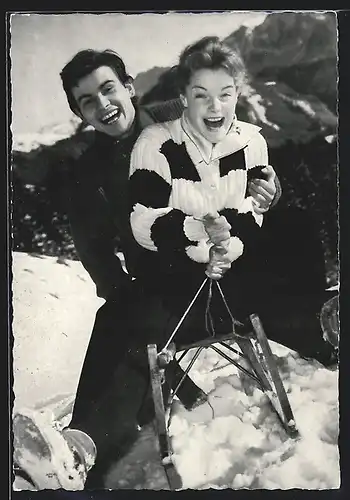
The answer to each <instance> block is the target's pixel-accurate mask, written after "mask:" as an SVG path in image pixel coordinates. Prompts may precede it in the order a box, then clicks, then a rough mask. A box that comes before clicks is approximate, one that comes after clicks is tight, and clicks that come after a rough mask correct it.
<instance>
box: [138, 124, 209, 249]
mask: <svg viewBox="0 0 350 500" xmlns="http://www.w3.org/2000/svg"><path fill="white" fill-rule="evenodd" d="M168 140H170V134H169V132H168V130H167V129H166V127H164V126H162V125H160V124H159V125H158V124H155V125H151V126H150V127H147V128H146V129H145V130H144V131H143V132H142V133H141V135H140V137H139V139H138V140H137V141H136V143H135V146H134V149H133V151H132V154H131V161H130V181H129V182H130V184H129V187H130V198H131V205H132V206H131V215H130V223H131V229H132V232H133V235H134V238H135V239H136V241H137V242H138V243H139V244H140V245H141V246H142V247H144V248H146V249H147V250H151V251H154V252H157V251H170V252H174V251H175V252H178V251H181V252H182V251H185V250H186V249H187V248H188V247H190V246H192V245H194V244H197V241H198V240H199V239H200V238H201V237H205V236H206V233H205V231H204V228H203V225H202V224H201V223H200V222H198V221H196V220H195V219H194V218H193V217H191V216H188V215H186V214H185V213H184V212H182V211H181V210H178V209H174V208H172V207H171V206H169V199H170V196H171V191H172V179H171V173H170V167H169V164H168V161H167V159H166V157H165V155H164V154H162V152H161V149H162V145H163V144H164V143H165V142H166V141H168Z"/></svg>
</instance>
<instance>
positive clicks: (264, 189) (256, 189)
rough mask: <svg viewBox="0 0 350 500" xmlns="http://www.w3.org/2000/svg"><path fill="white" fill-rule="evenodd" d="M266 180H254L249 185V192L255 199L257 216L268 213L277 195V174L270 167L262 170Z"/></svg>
mask: <svg viewBox="0 0 350 500" xmlns="http://www.w3.org/2000/svg"><path fill="white" fill-rule="evenodd" d="M261 172H262V173H263V174H265V179H253V180H252V181H250V182H249V184H248V192H249V194H250V196H252V197H253V203H254V210H255V212H256V213H257V214H263V213H264V212H267V210H268V209H269V208H270V205H271V203H272V201H273V199H274V197H275V194H276V185H275V177H276V172H275V171H274V169H273V168H272V167H271V165H268V166H267V167H265V168H263V169H262V170H261Z"/></svg>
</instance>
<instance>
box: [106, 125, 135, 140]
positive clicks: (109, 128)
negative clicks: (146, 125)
mask: <svg viewBox="0 0 350 500" xmlns="http://www.w3.org/2000/svg"><path fill="white" fill-rule="evenodd" d="M130 128H131V127H127V126H125V125H124V124H122V123H112V124H111V125H102V126H100V127H99V132H102V133H103V134H106V135H109V136H111V137H115V138H116V139H117V138H119V137H123V136H124V135H127V133H128V131H129V129H130Z"/></svg>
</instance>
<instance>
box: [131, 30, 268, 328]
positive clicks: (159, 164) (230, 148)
mask: <svg viewBox="0 0 350 500" xmlns="http://www.w3.org/2000/svg"><path fill="white" fill-rule="evenodd" d="M177 74H178V79H179V87H180V95H181V100H182V103H183V106H184V112H183V114H182V116H181V117H180V118H179V119H177V120H174V121H171V122H167V123H164V124H157V125H153V126H150V127H148V128H147V129H146V130H145V131H144V132H143V133H142V134H141V136H140V138H139V140H138V141H137V142H136V144H135V147H134V150H133V153H132V157H131V170H130V190H131V198H132V203H133V210H132V213H131V226H132V230H133V234H134V237H135V239H136V241H137V242H138V243H139V244H140V245H141V246H142V247H144V248H145V249H147V250H148V251H149V253H150V254H154V255H153V256H152V257H153V259H152V261H153V262H154V263H153V264H152V265H142V266H141V267H142V269H144V271H143V272H144V273H148V274H149V276H148V279H149V280H150V281H151V280H152V282H153V285H154V286H155V287H158V290H159V291H160V292H161V293H162V295H163V296H164V300H165V302H166V303H167V306H168V307H170V308H171V309H172V310H173V311H174V312H176V313H177V314H180V312H181V308H183V307H184V306H185V305H186V303H188V301H189V300H190V298H191V294H193V293H194V292H195V290H196V289H198V286H199V285H200V283H201V281H203V278H204V277H205V272H206V273H207V275H209V276H210V277H213V278H222V279H221V285H222V288H223V290H224V292H225V294H226V295H227V297H228V298H229V299H230V306H231V308H232V309H233V310H234V311H235V314H236V315H238V316H240V317H244V316H246V315H247V314H249V313H250V312H252V308H254V298H253V291H254V288H253V286H252V283H251V277H252V274H253V268H252V267H251V265H250V263H251V262H250V256H252V255H253V254H254V252H256V251H257V245H258V241H259V233H260V231H261V226H262V222H263V213H264V212H265V211H267V210H268V208H269V206H270V204H271V203H272V201H273V200H274V197H275V195H276V181H275V172H274V170H273V168H272V167H271V166H269V165H268V151H267V145H266V141H265V139H264V138H263V136H262V135H261V134H260V132H259V130H260V129H259V127H257V126H255V125H251V124H249V123H245V122H241V121H238V120H237V118H236V114H235V109H236V104H237V100H238V97H239V94H240V91H241V88H242V86H243V85H244V82H245V73H244V65H243V63H242V61H241V60H240V58H239V57H238V55H237V54H236V53H235V52H233V51H232V50H231V49H230V48H228V47H227V46H225V45H224V44H223V43H221V42H220V41H219V39H218V38H216V37H205V38H203V39H201V40H200V41H198V42H197V43H195V44H194V45H192V46H189V47H187V48H186V49H185V51H184V52H183V53H182V55H181V56H180V61H179V65H178V67H177ZM256 176H258V177H260V179H255V180H254V183H255V186H252V187H251V190H250V192H249V191H248V181H249V180H251V179H252V178H253V177H256ZM251 192H252V194H253V195H254V198H253V196H251V195H250V193H251ZM214 250H215V251H214ZM155 256H156V257H155ZM150 262H151V257H150ZM219 304H220V301H219V300H217V299H215V296H213V312H215V314H214V315H213V316H214V317H215V319H216V324H217V325H220V324H222V323H223V322H224V311H220V306H219ZM199 307H201V306H200V304H199ZM197 312H199V313H200V312H201V311H200V310H198V311H197ZM194 316H196V317H197V320H198V318H199V317H203V314H195V315H194Z"/></svg>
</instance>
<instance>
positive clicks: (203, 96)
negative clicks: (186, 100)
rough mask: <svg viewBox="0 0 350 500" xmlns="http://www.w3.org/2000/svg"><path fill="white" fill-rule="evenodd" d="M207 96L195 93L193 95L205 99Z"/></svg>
mask: <svg viewBox="0 0 350 500" xmlns="http://www.w3.org/2000/svg"><path fill="white" fill-rule="evenodd" d="M206 97H207V96H206V95H205V94H196V95H195V96H194V98H195V99H205V98H206Z"/></svg>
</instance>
